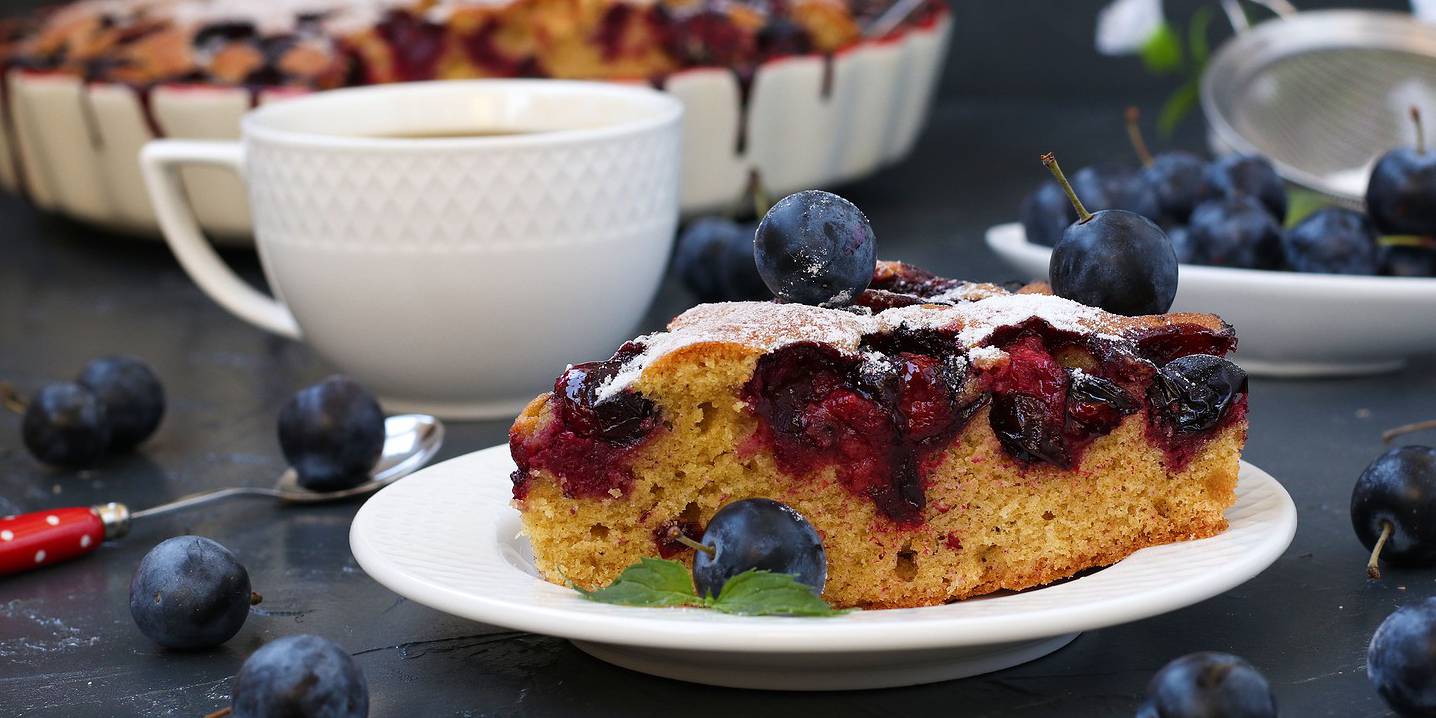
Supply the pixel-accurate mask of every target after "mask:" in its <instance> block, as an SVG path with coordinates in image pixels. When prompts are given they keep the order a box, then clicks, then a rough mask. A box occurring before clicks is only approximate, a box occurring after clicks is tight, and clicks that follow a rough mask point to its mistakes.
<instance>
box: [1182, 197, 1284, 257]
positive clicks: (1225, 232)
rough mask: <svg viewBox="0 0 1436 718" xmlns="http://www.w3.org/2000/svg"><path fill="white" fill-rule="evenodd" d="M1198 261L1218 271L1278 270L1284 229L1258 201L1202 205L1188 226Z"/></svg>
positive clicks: (1243, 199) (1242, 199) (1232, 200)
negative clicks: (1232, 269) (1226, 268)
mask: <svg viewBox="0 0 1436 718" xmlns="http://www.w3.org/2000/svg"><path fill="white" fill-rule="evenodd" d="M1188 230H1189V231H1190V232H1191V241H1192V244H1193V245H1194V250H1195V253H1196V255H1197V261H1198V262H1199V263H1201V264H1208V265H1212V266H1217V267H1240V268H1243V269H1279V268H1280V267H1281V266H1282V262H1283V258H1282V246H1281V226H1280V225H1278V224H1277V223H1276V219H1274V218H1273V217H1272V216H1271V213H1270V212H1268V211H1266V208H1265V207H1263V206H1262V204H1261V202H1260V201H1258V200H1257V199H1256V198H1255V197H1245V196H1244V197H1233V198H1229V199H1214V200H1209V201H1207V202H1203V203H1202V204H1201V205H1200V206H1198V207H1197V209H1196V211H1194V212H1192V221H1191V224H1190V225H1189V226H1188Z"/></svg>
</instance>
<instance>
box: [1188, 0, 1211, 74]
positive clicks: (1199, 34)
mask: <svg viewBox="0 0 1436 718" xmlns="http://www.w3.org/2000/svg"><path fill="white" fill-rule="evenodd" d="M1212 15H1213V10H1212V7H1211V6H1210V5H1203V6H1201V7H1199V8H1197V11H1196V12H1194V13H1192V19H1191V20H1190V21H1189V22H1190V23H1191V24H1189V25H1187V51H1188V53H1189V54H1191V56H1192V65H1193V66H1194V67H1193V68H1192V70H1193V72H1194V74H1197V75H1200V74H1201V73H1202V68H1203V67H1205V66H1206V64H1207V58H1208V57H1210V56H1211V54H1212V52H1211V44H1210V43H1209V42H1207V28H1208V27H1210V26H1211V24H1212Z"/></svg>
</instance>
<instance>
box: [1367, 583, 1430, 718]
mask: <svg viewBox="0 0 1436 718" xmlns="http://www.w3.org/2000/svg"><path fill="white" fill-rule="evenodd" d="M1366 678H1367V679H1368V680H1370V681H1371V685H1373V686H1375V687H1376V692H1377V693H1379V694H1381V697H1382V699H1384V700H1385V701H1386V704H1387V705H1389V706H1391V708H1392V709H1393V710H1395V711H1396V713H1397V715H1400V716H1403V717H1406V716H1410V717H1413V718H1414V717H1416V716H1433V715H1436V598H1428V599H1426V600H1424V601H1421V602H1419V603H1414V604H1410V605H1406V606H1402V607H1401V608H1398V609H1396V611H1395V612H1393V613H1392V614H1391V615H1390V616H1387V617H1386V620H1384V621H1382V622H1381V625H1380V626H1378V627H1377V628H1376V633H1374V634H1372V636H1371V643H1370V645H1368V646H1367V648H1366Z"/></svg>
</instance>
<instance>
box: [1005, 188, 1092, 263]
mask: <svg viewBox="0 0 1436 718" xmlns="http://www.w3.org/2000/svg"><path fill="white" fill-rule="evenodd" d="M1017 214H1018V217H1019V219H1020V221H1021V222H1022V229H1023V231H1025V232H1026V233H1027V241H1029V242H1033V243H1036V244H1041V245H1043V246H1047V247H1052V246H1055V245H1056V244H1057V242H1058V241H1059V240H1061V239H1062V232H1064V231H1066V229H1067V227H1068V226H1069V225H1071V224H1072V223H1073V222H1076V221H1077V211H1076V210H1074V209H1072V202H1071V201H1069V200H1068V199H1067V193H1066V192H1063V191H1062V186H1061V185H1059V184H1057V183H1056V182H1054V181H1052V180H1047V181H1046V182H1043V183H1042V184H1040V185H1038V187H1037V189H1035V190H1033V191H1032V193H1031V194H1029V195H1027V196H1026V197H1024V198H1022V205H1021V206H1020V207H1018V208H1017Z"/></svg>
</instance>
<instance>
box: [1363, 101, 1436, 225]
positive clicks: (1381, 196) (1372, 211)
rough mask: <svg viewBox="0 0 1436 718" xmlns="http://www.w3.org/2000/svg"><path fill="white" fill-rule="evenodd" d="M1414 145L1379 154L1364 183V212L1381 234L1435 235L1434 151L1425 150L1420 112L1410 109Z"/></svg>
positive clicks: (1435, 169)
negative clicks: (1414, 137)
mask: <svg viewBox="0 0 1436 718" xmlns="http://www.w3.org/2000/svg"><path fill="white" fill-rule="evenodd" d="M1411 119H1412V121H1413V122H1414V123H1415V125H1416V147H1415V148H1405V147H1403V148H1398V149H1394V150H1392V151H1390V152H1387V153H1386V154H1384V155H1382V156H1381V159H1379V160H1377V161H1376V165H1375V166H1374V167H1372V169H1371V180H1370V182H1368V183H1367V185H1366V212H1367V214H1369V215H1371V221H1372V223H1374V224H1375V225H1376V228H1377V229H1379V230H1381V232H1382V233H1383V234H1396V235H1423V236H1429V235H1433V234H1436V152H1430V151H1427V149H1426V142H1425V137H1424V136H1423V135H1424V133H1423V131H1422V127H1421V113H1420V112H1419V111H1418V110H1417V109H1416V108H1415V107H1413V108H1411Z"/></svg>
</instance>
